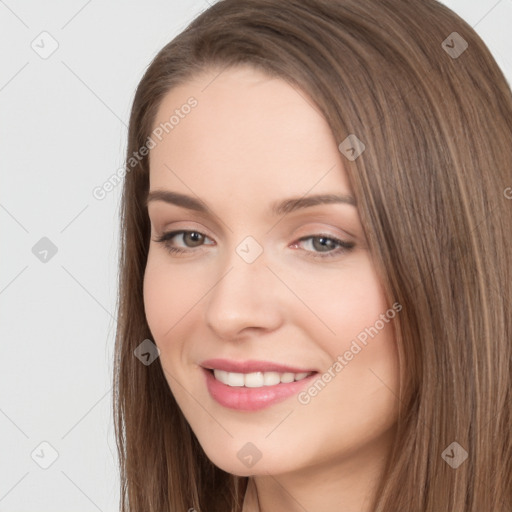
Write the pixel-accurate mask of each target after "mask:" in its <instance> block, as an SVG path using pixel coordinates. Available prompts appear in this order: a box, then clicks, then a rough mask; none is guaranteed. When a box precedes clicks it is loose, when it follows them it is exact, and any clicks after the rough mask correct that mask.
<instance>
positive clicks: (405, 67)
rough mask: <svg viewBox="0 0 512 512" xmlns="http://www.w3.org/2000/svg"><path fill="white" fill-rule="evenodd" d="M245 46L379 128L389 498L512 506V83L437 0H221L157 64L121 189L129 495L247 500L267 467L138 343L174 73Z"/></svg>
mask: <svg viewBox="0 0 512 512" xmlns="http://www.w3.org/2000/svg"><path fill="white" fill-rule="evenodd" d="M466 45H467V47H466ZM238 64H249V65H252V66H254V67H256V68H258V69H260V70H262V71H264V72H266V73H267V74H268V75H270V76H275V77H280V78H282V79H284V80H286V81H287V82H288V83H290V84H292V85H293V86H294V87H295V88H296V89H297V90H298V91H304V92H306V93H307V94H308V95H309V97H310V98H312V99H313V100H314V102H315V103H316V106H317V107H318V108H319V109H320V111H321V112H322V113H323V115H324V116H325V118H326V120H327V122H328V123H329V125H330V127H331V129H332V133H333V135H334V137H335V140H336V141H338V143H341V142H342V141H344V140H345V139H346V138H347V136H349V135H350V134H353V135H356V136H357V137H358V139H360V140H361V141H362V142H363V143H364V144H365V150H364V152H363V153H362V154H361V155H360V156H359V157H358V158H356V159H355V160H354V159H350V158H346V159H344V164H345V168H346V170H347V173H348V176H349V180H350V183H351V186H352V188H353V192H354V194H355V197H356V200H357V205H358V211H359V215H360V218H361V221H362V224H363V227H364V230H365V233H366V236H367V238H368V243H369V248H370V253H371V254H372V257H373V260H374V262H375V265H376V268H377V269H378V271H379V273H380V276H381V279H382V285H383V287H384V289H385V291H386V294H387V296H388V298H389V299H390V303H392V302H394V301H398V302H399V303H400V304H401V305H402V307H403V309H402V312H401V314H400V315H399V316H397V318H396V319H395V328H396V341H397V344H398V349H399V357H400V368H401V375H400V382H401V386H400V394H399V396H397V400H399V405H400V414H399V418H398V425H397V436H396V442H395V444H394V446H393V449H392V451H391V454H390V458H389V461H388V466H387V469H386V471H385V473H384V476H383V479H382V482H381V485H380V487H379V489H378V490H377V492H376V495H375V502H374V504H373V507H372V511H373V512H396V511H415V512H441V511H443V512H444V511H448V510H449V511H454V512H482V511H483V510H492V511H493V512H510V510H512V449H511V431H512V417H511V406H512V395H511V390H512V383H511V369H512V368H511V365H512V349H511V332H512V331H511V309H512V291H511V290H512V288H511V283H512V199H511V197H512V189H511V188H510V187H512V94H511V91H510V87H509V84H508V83H507V81H506V79H505V77H504V75H503V73H502V72H501V70H500V69H499V67H498V65H497V64H496V62H495V60H494V59H493V57H492V55H491V54H490V52H489V50H488V49H487V47H486V46H485V44H484V43H483V42H482V40H481V39H480V37H479V36H478V35H477V34H476V32H475V31H474V30H473V29H472V28H471V27H470V26H469V25H468V24H467V23H466V22H464V21H463V20H462V19H461V18H460V17H458V16H457V15H456V14H454V13H453V12H452V11H451V10H450V9H448V8H447V7H445V6H443V5H442V4H440V3H437V2H436V1H427V0H418V1H415V2H412V1H409V0H221V1H219V2H217V3H216V4H214V5H213V6H212V7H211V8H209V9H207V10H206V11H205V12H203V13H202V14H201V15H200V16H198V17H197V18H196V19H195V20H194V21H193V22H192V23H191V24H190V25H189V26H188V27H187V28H186V29H185V30H184V31H183V32H182V33H181V34H179V35H178V37H176V38H175V39H174V40H173V41H171V42H170V43H169V44H168V45H166V46H165V47H164V48H163V49H162V50H161V51H160V52H159V53H158V54H157V56H156V57H155V58H154V60H153V62H152V63H151V64H150V66H149V67H148V69H147V70H146V72H145V74H144V76H143V78H142V80H141V82H140V84H139V86H138V88H137V91H136V94H135V98H134V101H133V108H132V111H131V117H130V125H129V134H128V152H127V163H126V169H127V172H126V177H125V182H124V189H123V196H122V206H121V235H122V236H121V250H120V262H119V272H120V273H119V297H118V326H117V334H116V344H115V367H114V368H115V369H114V417H115V431H116V438H117V445H118V452H119V461H120V470H121V475H120V476H121V510H122V512H141V511H144V512H157V511H158V512H163V511H173V512H186V511H187V510H189V509H191V508H195V509H196V510H197V511H208V512H217V511H218V512H221V511H222V512H227V511H228V512H229V511H232V512H236V511H239V510H240V507H241V500H242V499H243V493H244V490H245V486H246V484H247V478H246V477H237V476H234V475H230V474H228V473H226V472H224V471H222V470H221V469H219V468H217V467H215V466H214V465H213V464H212V463H211V462H210V461H209V460H208V458H207V457H206V455H205V453H204V452H203V450H202V448H201V446H200V445H199V443H198V441H197V439H196V437H195V436H194V434H193V432H192V431H191V429H190V427H189V425H188V424H187V421H186V420H185V418H184V416H183V415H182V413H181V411H180V409H179V407H178V406H177V404H176V401H175V400H174V398H173V396H172V394H171V392H170V390H169V386H168V384H167V382H166V379H165V376H164V374H163V370H162V367H161V365H160V360H159V359H157V360H156V361H155V363H154V364H151V365H148V366H146V365H144V364H141V362H140V361H139V360H138V359H137V358H136V357H134V350H135V348H136V347H137V346H138V345H139V344H140V343H141V342H142V341H143V340H145V339H146V338H149V339H151V332H150V330H149V327H148V325H147V322H146V318H145V313H144V303H143V288H142V283H143V277H144V270H145V265H146V259H147V254H148V247H149V240H150V224H149V219H148V215H147V209H146V207H145V198H146V194H147V192H148V185H149V157H148V156H147V154H146V155H145V156H142V157H141V154H143V153H147V152H145V151H142V152H141V148H144V147H145V146H146V147H148V146H149V140H150V139H148V137H150V135H151V133H152V130H153V129H154V126H153V123H154V120H155V114H156V111H157V109H158V107H159V105H160V103H161V101H162V99H163V97H164V96H165V95H166V93H167V92H168V91H169V90H170V89H171V88H173V87H174V86H176V85H178V84H183V83H186V81H187V80H189V79H191V78H193V77H194V76H196V75H197V74H198V73H200V72H202V71H204V70H207V69H208V70H216V72H217V73H221V72H222V71H223V70H225V69H227V68H229V67H231V66H236V65H238ZM197 101H198V106H197V108H201V98H197ZM190 115H193V112H192V113H191V114H190ZM184 122H186V120H185V121H184ZM134 155H135V156H134ZM507 192H508V194H507ZM452 443H457V444H452ZM466 454H467V458H466V459H465V460H464V461H463V462H462V460H463V459H464V457H466ZM455 459H458V462H457V464H455V463H454V462H453V461H454V460H455ZM459 464H460V465H459ZM455 466H457V467H455Z"/></svg>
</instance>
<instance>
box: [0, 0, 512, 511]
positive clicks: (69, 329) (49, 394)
mask: <svg viewBox="0 0 512 512" xmlns="http://www.w3.org/2000/svg"><path fill="white" fill-rule="evenodd" d="M210 1H212V2H213V0H210ZM411 1H413V0H411ZM445 3H446V5H448V6H449V7H451V8H452V9H453V10H454V11H455V12H457V13H458V14H459V15H460V16H461V17H462V18H464V19H465V20H466V21H467V22H468V23H469V24H470V25H471V26H473V27H474V28H475V29H476V31H477V32H478V33H479V34H480V36H481V37H482V38H483V40H484V41H485V42H486V43H487V45H488V46H489V48H490V50H491V51H492V53H493V55H494V56H495V58H496V60H497V62H498V64H499V65H500V66H501V68H502V69H503V71H504V73H505V74H506V76H507V79H508V81H509V83H512V54H511V51H510V50H511V48H512V31H511V30H510V27H511V26H512V0H500V1H496V0H450V1H446V2H445ZM208 7H209V3H208V2H207V1H206V0H180V1H178V0H166V1H164V0H151V1H145V2H142V1H139V2H135V1H133V0H131V1H126V0H125V1H123V2H122V1H120V0H111V1H108V2H105V1H103V2H99V1H98V0H96V1H94V0H88V1H87V0H72V1H67V2H64V1H61V2H57V1H46V2H36V1H25V2H22V1H17V0H5V1H3V0H0V48H1V50H0V172H1V175H0V176H1V182H0V230H1V231H0V235H1V238H0V262H1V264H0V349H1V351H0V512H2V511H4V512H5V511H9V512H13V511H32V512H50V511H51V512H61V511H62V512H64V511H65V512H70V511H83V512H95V511H98V510H99V511H103V512H107V511H115V510H118V508H117V505H118V500H119V492H118V468H117V464H116V451H115V441H114V435H113V432H114V431H113V421H112V416H111V407H112V400H111V380H112V379H111V375H112V352H113V343H114V333H115V304H116V291H117V290H116V287H117V271H118V268H117V257H118V247H117V246H118V220H119V198H120V193H121V186H117V187H116V188H115V189H114V190H112V191H111V192H109V193H108V194H106V197H104V198H103V199H97V198H95V197H94V195H93V190H94V189H95V187H98V186H101V185H102V184H103V183H104V182H105V181H106V180H108V179H109V177H111V176H112V175H113V174H115V173H116V171H117V170H118V169H119V168H121V167H122V166H123V162H124V157H125V148H126V134H127V124H128V116H129V112H130V108H131V101H132V99H133V94H134V91H135V88H136V86H137V84H138V82H139V80H140V78H141V77H142V74H143V72H144V70H145V68H146V67H147V65H148V64H149V63H150V61H151V59H152V58H153V57H154V56H155V54H156V53H157V52H158V50H160V49H161V48H162V47H163V46H164V45H165V44H166V43H167V42H169V41H170V40H171V39H172V38H173V37H174V36H175V35H177V34H178V33H179V32H180V31H181V30H183V29H184V28H185V27H186V26H187V24H188V23H189V22H190V21H191V20H192V19H193V18H194V17H195V16H197V15H198V14H199V13H200V12H202V11H203V10H205V9H206V8H208ZM453 30H454V31H457V26H454V27H453ZM447 36H448V34H447ZM439 43H440V44H441V41H440V42H439ZM508 149H510V148H508Z"/></svg>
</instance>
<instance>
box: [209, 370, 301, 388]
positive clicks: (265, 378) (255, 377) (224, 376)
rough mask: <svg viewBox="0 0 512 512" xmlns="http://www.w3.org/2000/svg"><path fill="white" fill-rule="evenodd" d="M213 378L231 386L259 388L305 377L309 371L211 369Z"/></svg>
mask: <svg viewBox="0 0 512 512" xmlns="http://www.w3.org/2000/svg"><path fill="white" fill-rule="evenodd" d="M213 374H214V375H215V378H216V379H217V380H218V381H220V382H222V383H223V384H226V385H228V386H232V387H243V386H245V387H246V388H261V387H263V386H275V385H276V384H279V383H283V384H287V383H289V382H293V381H296V380H302V379H304V378H306V377H307V376H308V375H310V373H308V372H303V373H288V372H286V373H278V372H254V373H233V372H226V371H224V370H213Z"/></svg>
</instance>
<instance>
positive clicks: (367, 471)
mask: <svg viewBox="0 0 512 512" xmlns="http://www.w3.org/2000/svg"><path fill="white" fill-rule="evenodd" d="M393 434H394V431H393V429H392V430H390V431H389V432H387V433H386V434H385V436H386V437H387V438H388V441H389V442H388V443H383V439H382V438H380V439H379V440H377V441H376V442H375V443H371V444H368V445H366V446H365V447H364V448H361V449H358V450H357V451H356V452H355V453H353V454H351V455H343V456H342V457H341V456H340V458H338V459H334V460H333V459H331V460H330V461H329V463H324V464H320V463H319V464H316V465H314V466H309V467H307V468H304V469H301V470H300V471H293V472H288V473H281V474H278V475H270V474H266V475H256V476H254V477H252V478H253V479H254V484H255V486H256V491H257V496H258V498H257V501H258V503H259V510H258V509H257V510H256V511H255V512H272V511H275V510H279V511H281V512H305V511H309V510H321V511H322V512H370V511H371V508H370V507H371V505H372V502H373V499H374V496H375V492H376V488H377V485H378V484H379V483H380V480H381V478H382V476H383V473H384V469H385V466H386V461H387V457H388V455H389V448H390V446H391V443H390V440H391V439H392V436H393Z"/></svg>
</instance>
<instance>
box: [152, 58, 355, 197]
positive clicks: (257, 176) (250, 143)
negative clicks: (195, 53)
mask: <svg viewBox="0 0 512 512" xmlns="http://www.w3.org/2000/svg"><path fill="white" fill-rule="evenodd" d="M187 105H188V106H187ZM190 105H194V106H193V107H191V106H190ZM159 127H160V132H161V139H162V140H161V141H159V140H158V139H157V138H155V137H153V139H154V141H155V142H156V146H155V147H154V148H153V149H151V152H150V188H151V189H154V188H173V189H175V190H181V191H186V188H189V189H190V188H191V189H192V191H193V192H194V193H196V194H197V195H199V196H201V195H205V196H207V195H211V194H214V193H215V192H222V195H223V197H224V198H225V197H232V195H234V194H238V195H239V194H240V193H241V192H251V191H252V192H254V193H258V194H266V195H270V196H275V197H276V198H277V197H280V196H282V192H283V190H284V191H286V192H287V193H292V194H293V193H295V194H299V195H302V194H305V193H307V191H308V190H310V189H312V188H313V187H315V190H313V192H314V193H317V192H326V191H331V192H332V191H333V190H336V191H340V192H347V193H348V192H349V191H350V187H349V185H348V182H347V177H346V175H345V171H344V169H343V163H342V157H341V154H340V153H339V151H338V147H337V142H336V140H335V139H334V137H333V135H332V132H331V130H330V127H329V125H328V124H327V122H326V120H325V119H324V117H323V116H322V115H321V113H320V112H319V110H318V108H317V107H316V105H315V104H314V102H313V101H312V100H311V99H310V98H309V97H308V96H307V95H306V94H305V93H304V92H303V91H302V90H300V89H297V88H296V87H294V86H292V85H290V84H288V83H287V82H286V81H284V80H282V79H279V78H275V77H269V76H268V75H266V74H264V73H262V72H261V71H259V70H256V69H254V68H252V67H250V66H240V67H237V68H230V69H227V70H224V71H222V70H218V69H217V70H210V71H208V72H205V73H203V74H201V75H198V76H196V77H194V78H193V79H192V80H190V81H188V82H186V83H184V84H182V85H180V86H177V87H175V88H173V89H172V90H170V91H169V92H168V93H167V95H166V96H165V97H164V99H163V101H162V102H161V104H160V107H159V109H158V112H157V115H156V118H155V122H154V124H153V130H155V129H158V128H159ZM166 132H168V133H166ZM188 192H190V190H188Z"/></svg>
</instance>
